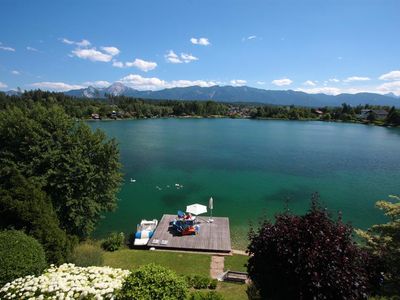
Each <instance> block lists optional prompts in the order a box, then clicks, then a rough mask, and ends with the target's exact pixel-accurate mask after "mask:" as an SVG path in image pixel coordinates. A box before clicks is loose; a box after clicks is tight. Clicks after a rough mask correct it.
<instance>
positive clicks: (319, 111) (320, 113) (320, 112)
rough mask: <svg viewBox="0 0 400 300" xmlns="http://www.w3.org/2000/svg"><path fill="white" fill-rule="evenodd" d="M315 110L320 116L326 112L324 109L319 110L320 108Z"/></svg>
mask: <svg viewBox="0 0 400 300" xmlns="http://www.w3.org/2000/svg"><path fill="white" fill-rule="evenodd" d="M314 112H315V113H316V114H317V115H319V116H321V115H323V114H324V112H323V111H322V110H319V109H316V110H315V111H314Z"/></svg>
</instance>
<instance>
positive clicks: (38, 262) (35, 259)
mask: <svg viewBox="0 0 400 300" xmlns="http://www.w3.org/2000/svg"><path fill="white" fill-rule="evenodd" d="M45 267H46V258H45V254H44V250H43V247H42V245H41V244H39V242H38V241H37V240H35V239H34V238H32V237H30V236H28V235H26V234H25V233H23V232H22V231H16V230H7V231H1V232H0V286H3V285H4V284H5V283H7V282H10V281H12V280H14V279H16V278H19V277H23V276H26V275H39V274H40V273H41V272H42V271H43V270H44V268H45Z"/></svg>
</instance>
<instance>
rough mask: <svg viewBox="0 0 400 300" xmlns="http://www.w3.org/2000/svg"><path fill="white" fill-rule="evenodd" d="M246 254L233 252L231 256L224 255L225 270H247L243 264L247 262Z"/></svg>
mask: <svg viewBox="0 0 400 300" xmlns="http://www.w3.org/2000/svg"><path fill="white" fill-rule="evenodd" d="M247 260H248V256H247V255H240V254H234V255H232V256H226V257H225V271H226V270H231V271H240V272H247V269H246V267H245V264H246V263H247Z"/></svg>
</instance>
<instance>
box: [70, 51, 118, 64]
mask: <svg viewBox="0 0 400 300" xmlns="http://www.w3.org/2000/svg"><path fill="white" fill-rule="evenodd" d="M72 53H73V54H74V55H75V56H77V57H79V58H82V59H89V60H91V61H102V62H109V61H111V60H112V55H110V54H106V53H103V52H100V51H98V50H96V49H95V48H92V49H80V48H78V49H75V50H73V51H72Z"/></svg>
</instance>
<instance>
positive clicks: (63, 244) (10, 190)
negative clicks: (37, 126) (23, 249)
mask: <svg viewBox="0 0 400 300" xmlns="http://www.w3.org/2000/svg"><path fill="white" fill-rule="evenodd" d="M0 177H1V179H2V181H1V182H0V228H7V227H12V228H14V229H22V230H24V231H25V232H26V233H28V234H29V235H31V236H33V237H35V238H36V239H37V240H38V241H39V242H40V243H41V244H42V245H43V247H44V249H45V251H46V258H47V261H48V262H49V263H56V264H60V263H63V262H64V260H65V257H67V256H68V255H69V253H70V250H71V247H72V243H73V241H72V240H71V239H68V237H67V235H66V233H65V231H63V230H61V229H60V227H59V222H58V219H57V215H56V214H55V212H54V210H53V207H52V203H51V201H50V199H49V198H48V197H47V195H46V194H45V193H44V192H43V191H42V190H41V189H40V184H38V183H37V182H35V179H34V178H33V177H29V178H25V177H24V176H22V175H21V173H20V172H19V170H17V169H16V167H15V165H9V166H6V167H4V168H2V169H0Z"/></svg>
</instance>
